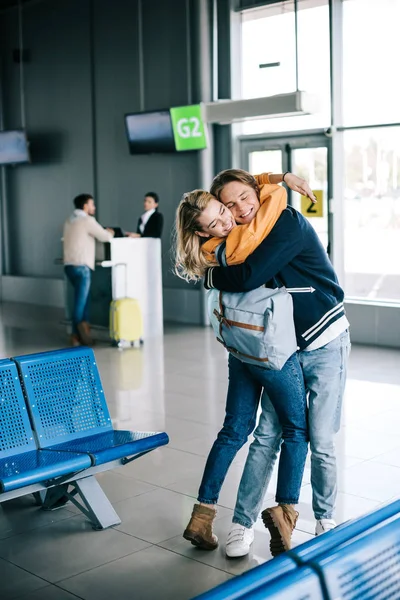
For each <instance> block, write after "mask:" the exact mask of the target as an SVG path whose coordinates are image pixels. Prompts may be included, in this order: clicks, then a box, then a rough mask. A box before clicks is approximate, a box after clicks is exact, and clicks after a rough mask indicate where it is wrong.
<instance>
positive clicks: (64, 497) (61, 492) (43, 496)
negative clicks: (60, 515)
mask: <svg viewBox="0 0 400 600" xmlns="http://www.w3.org/2000/svg"><path fill="white" fill-rule="evenodd" d="M35 496H36V501H37V503H38V504H39V503H41V505H42V509H43V510H57V509H58V508H63V507H64V506H65V505H66V504H67V502H68V500H70V495H69V494H68V483H65V484H62V485H57V486H55V487H52V488H49V489H48V490H46V491H42V492H38V493H37V494H35ZM39 499H40V500H39Z"/></svg>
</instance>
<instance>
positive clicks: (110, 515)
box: [67, 475, 121, 529]
mask: <svg viewBox="0 0 400 600" xmlns="http://www.w3.org/2000/svg"><path fill="white" fill-rule="evenodd" d="M70 485H71V486H73V488H74V489H73V491H71V492H67V495H68V497H69V499H70V500H71V502H72V503H73V504H74V505H75V506H77V507H78V508H79V510H80V511H81V512H83V514H84V515H86V517H87V518H88V519H89V521H90V522H91V523H92V525H93V528H94V529H106V528H107V527H112V526H113V525H119V524H120V523H121V519H120V518H119V516H118V515H117V513H116V512H115V510H114V509H113V507H112V504H111V502H110V501H109V499H108V498H107V496H106V495H105V493H104V492H103V490H102V488H101V486H100V484H99V483H98V481H97V479H96V478H95V477H94V476H93V475H91V476H90V477H84V478H83V479H79V480H77V481H73V482H71V483H70ZM79 500H80V501H79Z"/></svg>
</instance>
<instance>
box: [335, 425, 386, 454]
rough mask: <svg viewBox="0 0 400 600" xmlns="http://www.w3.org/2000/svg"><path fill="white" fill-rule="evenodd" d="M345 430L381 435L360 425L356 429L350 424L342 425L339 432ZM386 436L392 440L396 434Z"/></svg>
mask: <svg viewBox="0 0 400 600" xmlns="http://www.w3.org/2000/svg"><path fill="white" fill-rule="evenodd" d="M372 416H374V415H372ZM346 429H349V430H353V431H357V432H359V433H360V432H362V433H379V434H382V432H381V431H367V430H366V429H365V428H364V427H362V426H361V425H359V426H358V427H357V426H356V427H354V426H353V425H351V424H349V425H342V426H341V428H340V430H339V431H343V430H346ZM388 435H389V437H393V438H395V437H397V436H396V434H392V433H389V434H388ZM354 458H357V457H356V456H355V457H354Z"/></svg>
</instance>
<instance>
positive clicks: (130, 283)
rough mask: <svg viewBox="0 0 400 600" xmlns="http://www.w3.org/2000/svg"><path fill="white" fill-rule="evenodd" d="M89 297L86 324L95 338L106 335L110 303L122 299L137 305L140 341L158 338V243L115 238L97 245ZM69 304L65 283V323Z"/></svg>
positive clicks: (160, 317)
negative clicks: (132, 299) (140, 328)
mask: <svg viewBox="0 0 400 600" xmlns="http://www.w3.org/2000/svg"><path fill="white" fill-rule="evenodd" d="M90 295H91V306H90V322H91V325H92V326H93V333H94V336H95V337H102V338H104V335H105V333H106V331H107V332H108V327H109V312H110V302H111V300H113V299H114V300H117V299H119V298H125V297H128V298H135V299H137V300H138V301H139V304H140V308H141V311H142V316H143V325H144V334H143V339H144V340H145V339H146V338H149V337H156V336H159V335H162V333H163V298H162V271H161V240H159V239H155V238H116V239H113V240H112V241H111V242H110V244H97V246H96V269H95V272H94V273H93V275H92V286H91V292H90ZM72 303H73V288H72V285H71V284H70V283H69V281H68V280H66V318H67V321H69V322H70V320H71V312H72ZM96 330H97V332H96ZM96 333H98V335H96Z"/></svg>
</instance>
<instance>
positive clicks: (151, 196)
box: [144, 192, 160, 204]
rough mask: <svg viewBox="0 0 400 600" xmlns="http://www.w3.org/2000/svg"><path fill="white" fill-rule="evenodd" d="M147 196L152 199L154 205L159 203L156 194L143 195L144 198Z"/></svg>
mask: <svg viewBox="0 0 400 600" xmlns="http://www.w3.org/2000/svg"><path fill="white" fill-rule="evenodd" d="M147 196H148V197H149V198H153V200H154V202H155V203H156V204H158V203H159V201H160V199H159V197H158V194H156V193H155V192H147V194H145V195H144V197H145V198H146V197H147Z"/></svg>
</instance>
